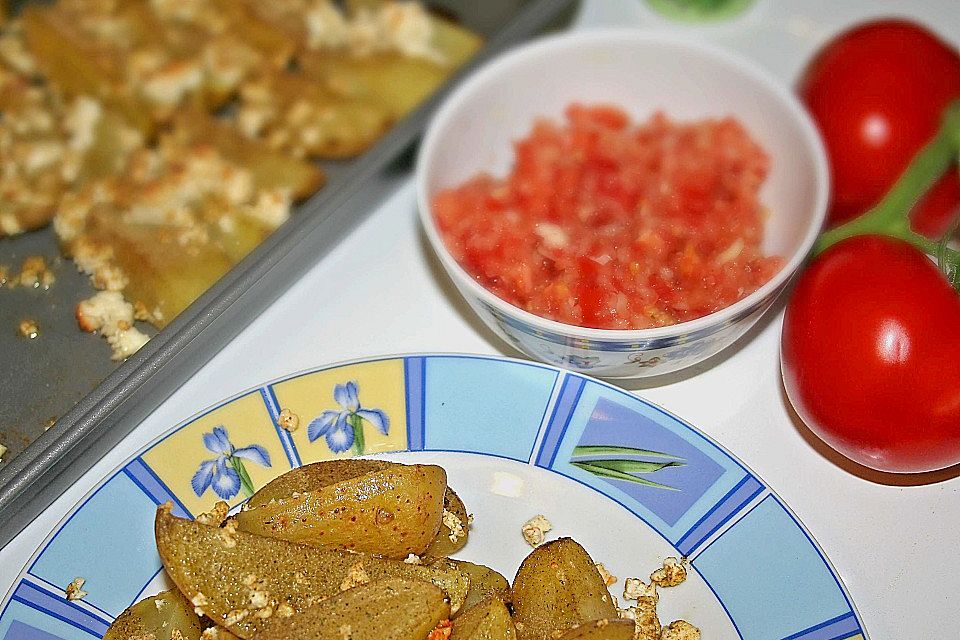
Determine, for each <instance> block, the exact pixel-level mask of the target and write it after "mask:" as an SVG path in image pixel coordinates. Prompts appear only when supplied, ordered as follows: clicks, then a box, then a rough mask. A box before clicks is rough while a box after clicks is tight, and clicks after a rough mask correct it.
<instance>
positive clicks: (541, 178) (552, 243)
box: [433, 104, 783, 329]
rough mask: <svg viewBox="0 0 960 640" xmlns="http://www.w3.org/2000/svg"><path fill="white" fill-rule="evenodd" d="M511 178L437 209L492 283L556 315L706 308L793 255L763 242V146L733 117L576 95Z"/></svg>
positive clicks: (453, 248) (482, 184)
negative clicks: (673, 116) (777, 253)
mask: <svg viewBox="0 0 960 640" xmlns="http://www.w3.org/2000/svg"><path fill="white" fill-rule="evenodd" d="M514 150H515V154H516V161H515V164H514V168H513V171H512V172H511V173H510V175H509V176H507V177H506V178H504V179H495V178H492V177H490V176H488V175H480V176H477V177H475V178H473V179H471V180H469V181H467V182H465V183H464V184H462V185H460V186H459V187H456V188H454V189H449V190H446V191H443V192H441V193H438V194H437V195H436V196H435V198H434V202H433V214H434V216H435V219H436V221H437V226H438V228H439V230H440V233H441V235H442V236H443V238H444V242H445V243H446V245H447V247H448V248H449V250H450V252H451V254H452V255H453V256H454V258H455V259H456V260H457V261H458V262H459V263H460V264H461V265H462V266H463V267H464V268H465V269H466V270H467V271H468V272H469V273H470V274H471V275H472V276H473V277H474V278H476V279H477V282H479V283H480V284H481V285H482V286H484V287H486V288H487V289H489V290H490V291H492V292H493V293H494V294H496V295H497V296H499V297H501V298H503V299H504V300H506V301H508V302H510V303H512V304H514V305H517V306H519V307H521V308H524V309H526V310H527V311H530V312H532V313H535V314H538V315H540V316H543V317H545V318H550V319H553V320H558V321H560V322H565V323H568V324H575V325H580V326H586V327H598V328H604V329H642V328H647V327H655V326H663V325H665V324H672V323H676V322H682V321H685V320H692V319H694V318H698V317H701V316H704V315H707V314H709V313H712V312H713V311H716V310H718V309H721V308H723V307H725V306H728V305H730V304H732V303H733V302H736V301H737V300H739V299H741V298H743V297H744V296H746V295H748V294H750V293H751V292H753V291H755V290H756V289H757V288H758V287H760V286H761V285H762V284H763V283H764V282H766V281H767V280H769V279H770V278H771V277H772V276H773V275H774V274H775V273H776V272H777V271H778V270H779V269H780V267H781V266H782V264H783V263H782V260H781V259H780V258H777V257H767V256H765V255H764V254H763V252H762V250H761V247H760V243H761V241H762V239H763V212H762V205H761V202H760V199H759V190H760V186H761V185H762V184H763V181H764V179H765V178H766V175H767V172H768V170H769V159H768V158H767V155H766V154H765V153H764V151H763V149H761V148H760V147H759V145H757V144H756V143H755V142H754V141H753V140H752V139H751V138H750V136H749V134H748V133H747V132H746V130H745V129H744V128H743V126H742V125H740V123H739V122H737V121H736V120H734V119H732V118H723V119H716V120H701V121H695V122H687V123H679V122H673V121H671V120H670V119H668V118H667V117H666V116H665V115H663V114H662V113H657V114H654V115H653V117H651V118H650V120H648V121H647V122H645V123H642V124H634V123H631V121H630V118H629V117H628V116H627V114H626V112H624V111H623V110H622V109H618V108H616V107H612V106H607V105H601V106H584V105H577V104H574V105H571V106H570V107H569V108H568V109H567V113H566V122H565V123H557V122H551V121H546V120H541V121H539V122H537V123H535V124H534V127H533V129H532V131H531V133H530V134H529V135H528V136H527V137H526V138H524V139H522V140H518V141H517V142H516V144H515V145H514Z"/></svg>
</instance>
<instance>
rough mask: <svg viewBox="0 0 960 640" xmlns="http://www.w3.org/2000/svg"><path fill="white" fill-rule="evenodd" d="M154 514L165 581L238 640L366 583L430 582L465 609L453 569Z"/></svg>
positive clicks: (462, 580)
mask: <svg viewBox="0 0 960 640" xmlns="http://www.w3.org/2000/svg"><path fill="white" fill-rule="evenodd" d="M170 508H171V507H170V505H169V504H167V505H164V506H161V507H160V508H159V509H157V516H156V523H155V531H156V538H157V550H158V551H159V552H160V558H161V560H162V561H163V566H164V568H165V569H166V571H167V574H168V575H169V576H170V578H171V579H172V580H173V582H174V583H175V584H176V585H177V588H178V589H179V590H180V592H181V593H183V594H184V595H185V596H186V597H187V598H188V599H189V600H190V602H191V603H193V604H194V605H195V606H196V607H198V608H199V609H200V610H201V611H203V613H205V614H206V615H207V616H208V617H210V618H211V619H212V620H214V621H215V622H216V623H217V624H218V625H220V626H223V627H226V629H227V630H228V631H230V632H231V633H233V634H235V635H237V636H239V637H241V638H251V637H253V635H254V634H256V633H257V632H258V631H260V630H261V629H262V628H263V627H264V625H265V624H266V622H267V620H269V618H270V617H271V616H272V615H274V614H275V613H276V612H277V611H278V610H279V611H289V612H290V613H291V614H292V613H296V612H299V611H303V610H304V609H306V608H307V607H309V606H310V605H312V604H315V603H316V602H319V601H320V600H321V599H323V598H327V597H330V596H335V595H338V594H339V593H341V592H342V591H345V590H346V589H350V588H352V587H355V586H359V585H361V584H365V583H366V582H370V581H375V580H380V579H383V578H404V579H408V580H421V581H428V582H432V583H433V584H435V585H437V586H438V587H439V588H441V589H442V590H443V591H444V592H445V593H446V594H447V597H448V598H449V599H450V607H451V610H453V611H456V610H457V609H459V608H460V606H461V605H462V604H463V601H464V598H465V597H466V594H467V591H468V590H469V588H470V579H469V577H468V576H467V575H466V574H465V573H463V572H462V571H460V570H459V569H457V567H456V566H455V565H453V564H452V563H450V562H448V561H445V560H440V561H437V562H434V563H432V564H430V565H429V566H424V565H414V564H407V563H404V562H401V561H397V560H388V559H384V558H377V557H373V556H369V555H366V554H360V553H350V552H348V551H339V550H328V549H318V548H316V547H310V546H307V545H302V544H297V543H294V542H287V541H286V540H278V539H276V538H267V537H265V536H258V535H255V534H252V533H246V532H244V531H238V530H237V529H236V523H235V521H233V520H232V519H228V520H227V521H226V523H225V524H224V526H223V527H212V526H207V525H203V524H200V523H199V522H195V521H193V520H184V519H182V518H177V517H174V516H173V515H171V514H170Z"/></svg>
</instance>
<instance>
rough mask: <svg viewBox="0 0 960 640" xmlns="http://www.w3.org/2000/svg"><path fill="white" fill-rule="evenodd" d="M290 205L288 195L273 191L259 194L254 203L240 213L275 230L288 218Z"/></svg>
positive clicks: (276, 190)
mask: <svg viewBox="0 0 960 640" xmlns="http://www.w3.org/2000/svg"><path fill="white" fill-rule="evenodd" d="M290 204H291V198H290V194H288V193H286V192H285V191H282V190H279V189H274V190H272V191H261V192H259V193H258V194H257V200H256V202H254V203H253V204H252V205H250V206H247V207H244V208H243V209H242V211H243V212H244V213H245V214H247V215H248V216H249V217H251V218H253V219H255V220H259V221H260V222H262V223H263V224H264V225H266V226H267V227H269V228H270V229H276V228H277V227H279V226H280V225H281V224H283V223H284V222H286V221H287V219H288V218H289V217H290Z"/></svg>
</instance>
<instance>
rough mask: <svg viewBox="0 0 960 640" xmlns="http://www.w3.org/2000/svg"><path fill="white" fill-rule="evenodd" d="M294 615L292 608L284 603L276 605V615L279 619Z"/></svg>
mask: <svg viewBox="0 0 960 640" xmlns="http://www.w3.org/2000/svg"><path fill="white" fill-rule="evenodd" d="M294 613H295V611H294V610H293V607H291V606H290V605H289V604H287V603H286V602H281V603H280V604H279V605H277V615H278V616H280V617H281V618H289V617H290V616H292V615H293V614H294Z"/></svg>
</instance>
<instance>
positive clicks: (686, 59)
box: [417, 29, 829, 378]
mask: <svg viewBox="0 0 960 640" xmlns="http://www.w3.org/2000/svg"><path fill="white" fill-rule="evenodd" d="M572 102H582V103H611V104H615V105H618V106H620V107H622V108H623V109H625V110H627V111H628V112H629V113H630V115H631V116H632V117H633V118H635V119H638V120H645V119H646V118H648V117H649V116H650V114H651V113H652V112H654V111H656V110H657V109H662V110H664V111H665V112H666V113H667V114H668V115H669V116H671V117H673V118H676V119H681V120H686V119H696V118H704V117H708V116H713V117H716V116H724V115H732V116H734V117H736V118H737V119H739V120H740V121H741V122H742V123H743V124H744V126H745V127H746V128H747V130H748V131H749V132H750V134H751V135H752V136H753V137H754V138H755V139H756V140H757V141H758V142H759V143H760V144H761V145H762V146H763V148H764V149H765V150H766V151H767V152H768V153H769V155H770V157H771V172H770V175H769V177H768V178H767V181H766V182H765V184H764V186H763V190H762V192H761V197H762V201H763V202H764V203H765V204H766V205H767V206H768V207H769V209H770V211H771V215H770V218H769V219H768V220H767V222H766V227H765V237H764V242H763V247H764V250H765V251H766V252H767V253H768V254H775V255H780V256H783V257H784V259H785V265H784V267H783V269H781V270H780V272H779V273H777V274H776V275H775V276H774V277H773V278H772V279H771V280H770V281H769V282H767V283H766V284H765V285H763V286H762V287H760V288H759V289H758V290H757V291H755V292H754V293H752V294H750V295H749V296H747V297H745V298H743V299H742V300H740V301H738V302H736V303H735V304H733V305H730V306H729V307H726V308H724V309H721V310H720V311H717V312H715V313H712V314H710V315H708V316H705V317H703V318H698V319H696V320H691V321H689V322H682V323H679V324H675V325H672V326H667V327H659V328H655V329H640V330H610V329H588V328H583V327H577V326H573V325H568V324H563V323H560V322H556V321H553V320H547V319H545V318H541V317H539V316H536V315H533V314H531V313H529V312H527V311H524V310H522V309H520V308H518V307H515V306H513V305H511V304H510V303H508V302H506V301H504V300H502V299H500V298H498V297H497V296H495V295H494V294H493V293H491V292H489V291H487V290H486V289H484V288H483V287H482V286H481V285H480V284H479V283H477V282H476V281H475V280H474V279H473V278H472V277H470V275H469V274H468V273H467V272H466V271H465V270H464V269H463V268H462V267H461V266H460V265H459V264H457V262H456V261H455V260H454V259H453V257H452V256H451V255H450V253H449V251H447V249H446V247H445V246H444V243H443V241H442V239H441V237H440V235H439V233H438V231H437V228H436V226H435V223H434V219H433V215H432V213H431V210H430V203H431V201H432V197H433V195H434V194H435V193H436V192H437V191H439V190H442V189H445V188H449V187H453V186H456V185H458V184H460V183H462V182H464V181H465V180H467V179H469V178H471V177H472V176H474V175H475V174H476V173H478V172H481V171H488V172H491V173H493V174H494V175H505V174H506V173H508V172H509V171H510V168H511V166H512V162H513V147H512V142H513V141H514V140H516V139H518V138H521V137H523V136H524V135H526V134H527V133H528V132H529V131H530V129H531V127H532V125H533V123H534V121H535V120H536V119H537V118H538V117H541V116H547V117H551V118H556V119H560V118H561V117H562V115H563V110H564V108H565V107H566V106H567V105H568V104H570V103H572ZM417 189H418V198H419V207H420V219H421V221H422V223H423V227H424V229H425V230H426V235H427V238H428V239H429V242H430V244H431V245H432V246H433V249H434V251H436V253H437V255H438V256H439V258H440V262H441V263H442V264H443V266H444V268H445V269H446V271H447V273H448V274H449V275H450V277H451V279H452V280H453V282H454V284H456V286H457V288H458V289H459V290H460V292H461V293H462V294H463V296H464V298H466V300H467V302H468V303H469V304H470V306H471V307H472V308H473V309H474V311H476V312H477V314H478V315H479V316H480V318H481V319H482V320H483V321H484V322H485V323H486V324H487V325H489V326H490V327H491V328H492V329H493V330H494V331H496V332H497V333H498V334H499V335H500V336H502V337H503V338H504V339H505V340H507V341H508V342H509V343H510V344H512V345H514V346H515V347H517V348H518V349H520V350H521V351H523V352H524V353H526V354H528V355H529V356H531V357H532V358H535V359H537V360H540V361H542V362H547V363H551V364H558V365H560V366H563V367H567V368H569V369H574V370H577V371H582V372H589V373H591V374H592V375H599V376H605V377H615V378H636V377H645V376H652V375H659V374H663V373H669V372H672V371H676V370H678V369H682V368H684V367H688V366H690V365H693V364H696V363H698V362H700V361H702V360H704V359H706V358H708V357H710V356H712V355H714V354H715V353H717V352H718V351H720V350H721V349H723V348H724V347H727V346H729V345H730V344H731V343H733V342H734V341H735V340H736V339H737V338H739V337H740V336H742V335H743V334H744V332H745V331H747V329H749V328H750V327H751V326H752V325H753V324H754V323H755V322H756V321H757V319H758V318H759V317H760V316H761V314H763V312H764V311H766V310H767V309H768V308H769V307H770V305H771V304H772V303H773V301H774V299H775V298H776V297H777V295H778V294H780V293H781V292H782V291H783V289H784V287H785V286H786V284H787V282H788V281H789V279H790V277H791V276H792V275H793V274H794V272H795V271H796V270H797V268H798V267H799V266H800V264H801V263H802V261H803V259H804V257H805V256H806V255H807V252H808V251H809V250H810V248H811V246H812V245H813V242H814V240H815V239H816V236H817V233H818V231H819V229H820V226H821V225H822V224H823V220H824V216H825V215H826V205H827V194H828V192H829V177H828V170H827V159H826V156H825V154H824V150H823V146H822V144H821V142H820V138H819V136H818V134H817V132H816V129H815V128H814V126H813V124H812V123H811V121H810V119H809V118H808V117H807V115H806V114H805V112H804V110H803V108H802V107H801V106H800V104H799V102H798V101H797V100H796V98H795V97H794V96H793V95H792V94H791V92H790V90H789V89H788V88H787V87H785V86H783V85H782V84H781V83H780V82H778V81H777V80H776V79H774V78H772V77H770V76H769V75H768V74H767V73H766V72H764V71H761V70H760V69H759V68H757V67H756V66H755V65H754V64H753V63H751V62H749V61H747V60H744V59H743V58H740V57H739V56H736V55H733V54H731V53H729V52H727V51H724V50H722V49H718V48H715V47H712V46H707V45H704V44H700V43H694V42H689V41H686V40H683V39H678V38H677V37H676V36H666V35H662V34H655V33H648V32H644V31H640V30H627V29H615V30H601V31H582V32H573V33H567V34H561V35H557V36H551V37H547V38H543V39H541V40H538V41H536V42H533V43H531V44H527V45H524V46H522V47H519V48H517V49H514V50H512V51H510V52H508V53H506V54H504V55H502V56H501V57H499V58H497V59H496V60H494V61H492V62H490V63H489V64H487V65H486V66H484V67H483V68H481V69H479V70H478V71H477V72H476V73H474V74H473V75H472V76H471V77H470V78H468V79H467V80H466V81H465V82H464V83H463V84H461V85H460V87H459V88H458V89H457V90H456V91H455V92H454V93H453V94H452V95H451V96H450V97H449V98H448V99H447V101H446V102H445V103H444V104H443V106H442V107H441V109H440V110H439V112H438V113H437V115H436V117H435V118H434V119H433V121H432V123H431V124H430V127H429V128H428V130H427V133H426V136H425V138H424V141H423V145H422V147H421V149H420V157H419V160H418V164H417Z"/></svg>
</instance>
